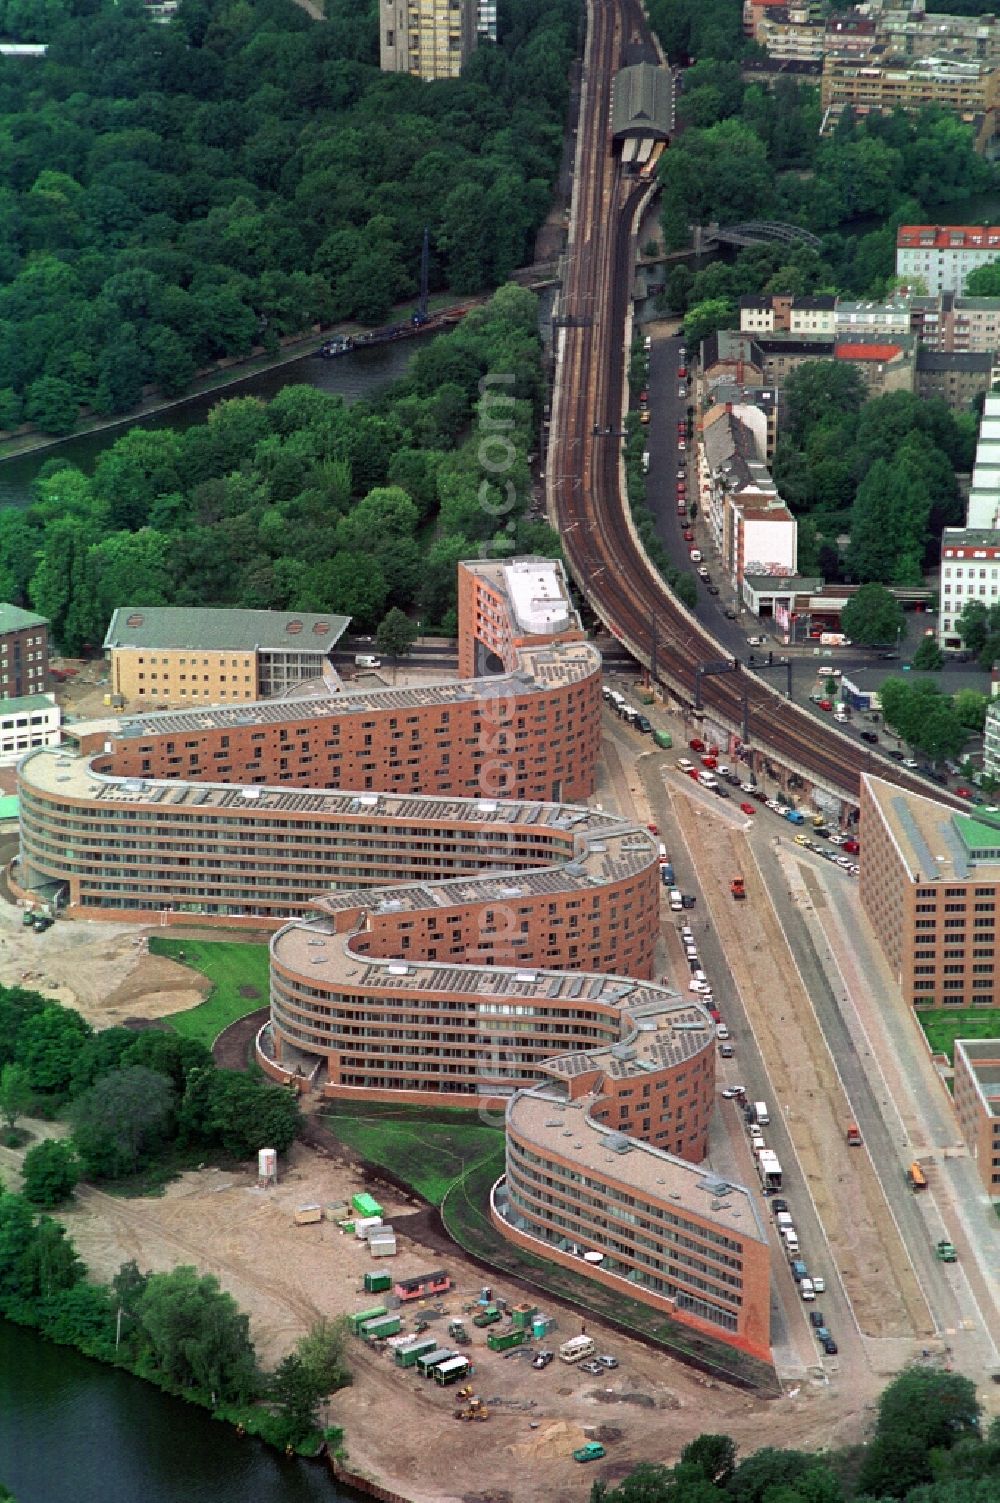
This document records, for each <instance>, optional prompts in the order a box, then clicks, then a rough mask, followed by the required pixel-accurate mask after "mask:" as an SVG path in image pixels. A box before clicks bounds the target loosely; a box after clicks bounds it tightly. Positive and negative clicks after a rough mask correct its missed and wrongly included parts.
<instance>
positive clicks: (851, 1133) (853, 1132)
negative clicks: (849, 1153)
mask: <svg viewBox="0 0 1000 1503" xmlns="http://www.w3.org/2000/svg"><path fill="white" fill-rule="evenodd" d="M846 1137H847V1146H848V1148H860V1147H861V1142H862V1139H861V1129H860V1128H859V1126H858V1124H857V1123H856V1122H848V1124H847V1132H846Z"/></svg>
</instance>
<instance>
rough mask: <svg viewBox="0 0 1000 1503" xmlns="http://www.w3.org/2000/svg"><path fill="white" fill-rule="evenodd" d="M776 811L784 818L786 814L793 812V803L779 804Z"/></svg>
mask: <svg viewBox="0 0 1000 1503" xmlns="http://www.w3.org/2000/svg"><path fill="white" fill-rule="evenodd" d="M774 812H775V814H780V815H781V817H782V819H784V818H785V815H786V814H791V812H792V809H791V805H790V804H779V805H778V807H777V809H775V811H774Z"/></svg>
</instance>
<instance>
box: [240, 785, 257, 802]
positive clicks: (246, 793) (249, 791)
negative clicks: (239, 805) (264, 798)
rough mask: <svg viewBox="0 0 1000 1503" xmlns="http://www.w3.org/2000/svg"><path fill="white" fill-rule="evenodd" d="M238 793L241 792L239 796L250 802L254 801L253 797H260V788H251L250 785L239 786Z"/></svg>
mask: <svg viewBox="0 0 1000 1503" xmlns="http://www.w3.org/2000/svg"><path fill="white" fill-rule="evenodd" d="M240 794H241V796H242V797H243V798H245V799H249V800H250V802H251V803H252V802H253V801H254V799H257V798H260V789H259V788H252V787H251V788H241V789H240Z"/></svg>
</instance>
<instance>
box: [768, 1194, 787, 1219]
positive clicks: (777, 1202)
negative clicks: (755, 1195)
mask: <svg viewBox="0 0 1000 1503" xmlns="http://www.w3.org/2000/svg"><path fill="white" fill-rule="evenodd" d="M771 1211H772V1213H773V1214H774V1215H775V1216H777V1214H778V1212H779V1211H782V1212H784V1214H785V1215H786V1216H787V1214H788V1201H787V1200H782V1199H781V1197H780V1196H778V1197H776V1198H775V1199H774V1200H772V1201H771Z"/></svg>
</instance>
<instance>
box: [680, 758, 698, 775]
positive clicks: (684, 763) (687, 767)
mask: <svg viewBox="0 0 1000 1503" xmlns="http://www.w3.org/2000/svg"><path fill="white" fill-rule="evenodd" d="M677 766H678V768H679V770H680V771H681V772H693V771H694V763H693V762H692V761H690V760H689V759H688V758H687V757H679V758H678V760H677Z"/></svg>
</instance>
